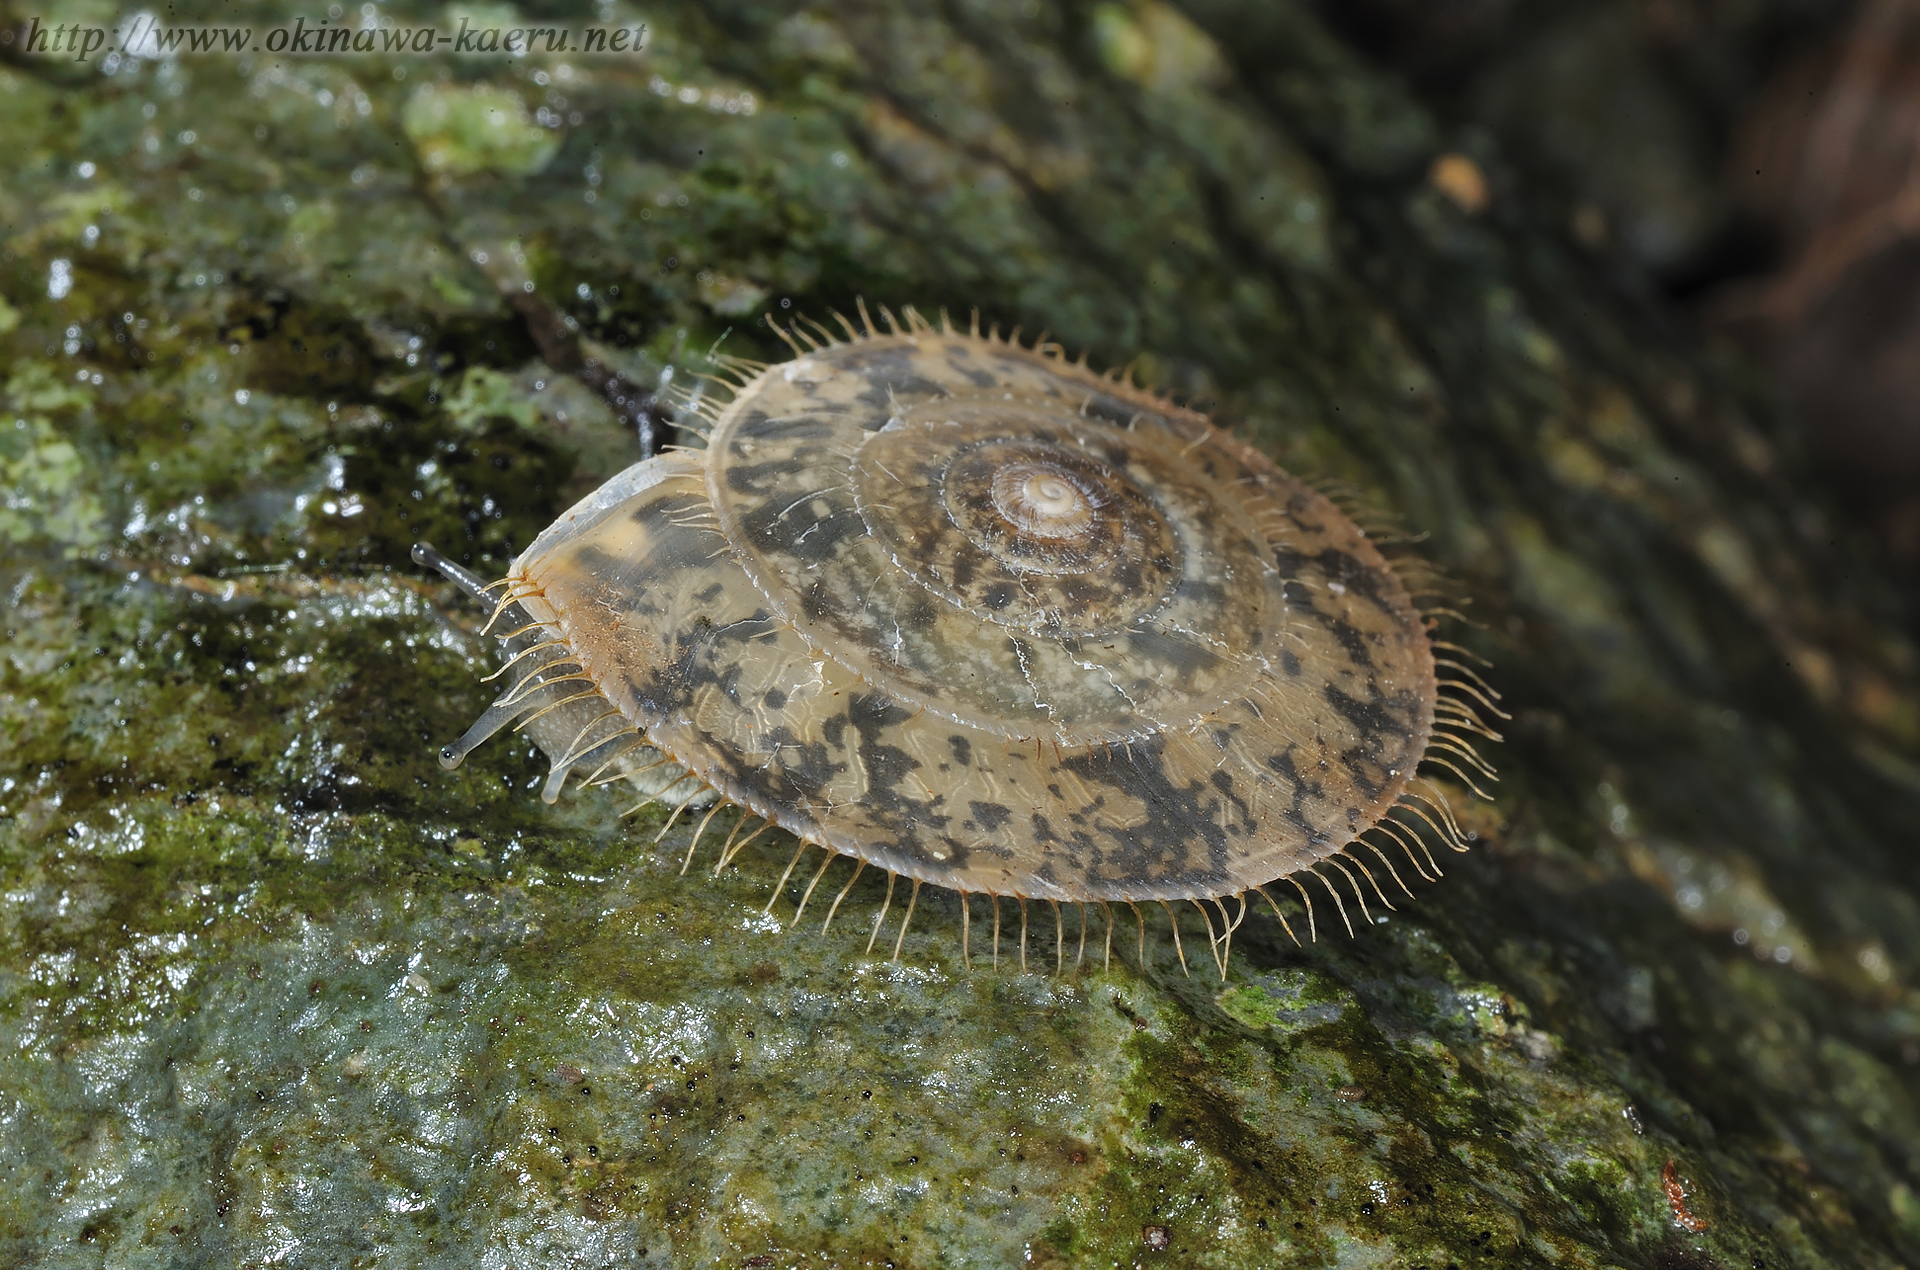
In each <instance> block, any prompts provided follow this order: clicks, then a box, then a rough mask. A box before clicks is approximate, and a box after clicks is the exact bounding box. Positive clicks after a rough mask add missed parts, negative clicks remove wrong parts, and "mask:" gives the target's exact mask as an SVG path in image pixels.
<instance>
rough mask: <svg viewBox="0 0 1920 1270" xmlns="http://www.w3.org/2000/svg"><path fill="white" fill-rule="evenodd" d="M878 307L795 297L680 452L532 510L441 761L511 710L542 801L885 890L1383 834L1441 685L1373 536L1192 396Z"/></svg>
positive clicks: (1250, 861)
mask: <svg viewBox="0 0 1920 1270" xmlns="http://www.w3.org/2000/svg"><path fill="white" fill-rule="evenodd" d="M907 319H908V320H907V322H906V323H905V324H904V325H901V324H895V326H894V330H893V333H891V334H880V333H878V332H876V331H873V330H872V329H871V328H869V329H868V330H867V331H865V332H856V331H854V330H853V329H852V328H851V327H849V329H848V338H846V339H844V340H841V339H833V338H831V337H827V338H813V337H808V336H806V335H804V334H802V333H800V332H799V331H798V329H797V328H796V330H795V331H794V332H792V333H789V342H790V343H793V345H794V347H795V351H796V353H797V354H798V356H797V357H796V358H795V359H794V360H792V361H789V362H786V363H783V364H780V365H774V366H768V367H760V366H757V365H753V364H742V366H741V369H740V379H741V383H740V385H739V388H738V391H737V392H736V394H735V395H734V397H733V398H732V400H731V401H730V402H728V403H726V404H725V405H724V407H722V408H718V409H717V410H715V411H714V413H713V415H712V417H711V428H710V431H709V432H708V435H707V437H706V440H707V444H706V447H705V448H704V449H696V450H675V451H669V452H667V453H665V454H662V455H659V456H656V457H654V458H650V459H647V460H644V461H643V462H641V463H638V464H636V465H634V466H633V467H631V468H628V469H627V470H626V471H624V472H622V473H621V474H620V475H618V476H616V477H615V478H614V479H613V480H611V481H609V482H608V483H607V484H606V485H605V486H603V487H602V488H601V489H599V490H597V491H595V492H594V493H593V494H592V495H590V496H588V497H587V498H586V499H584V500H582V501H581V502H580V503H579V504H577V505H576V506H574V507H573V508H572V509H570V510H569V511H568V512H566V513H565V514H564V515H562V516H561V517H560V518H559V519H558V520H557V521H555V522H554V524H553V525H552V526H550V527H549V528H548V529H547V530H545V531H544V532H543V533H541V534H540V535H539V536H538V537H537V538H536V539H535V540H534V542H533V543H532V544H530V545H529V546H528V548H527V549H526V551H524V552H523V553H522V554H521V555H520V556H518V557H517V558H516V559H515V561H514V563H513V566H512V569H511V571H510V572H509V574H508V576H507V578H506V580H505V589H504V592H503V593H501V594H500V595H498V596H497V597H496V600H497V608H498V611H497V612H496V614H495V619H494V628H495V629H496V631H497V632H498V633H500V634H501V635H502V636H503V637H504V638H505V640H506V644H507V650H506V651H507V653H508V654H509V657H510V659H512V661H511V662H510V664H512V665H514V666H517V667H519V673H517V674H512V675H511V677H510V678H509V688H508V690H507V691H506V692H504V693H503V694H502V695H501V697H500V699H499V700H498V701H496V703H495V704H494V705H493V706H492V707H491V708H490V709H489V711H488V712H487V713H486V714H485V715H483V716H482V718H481V719H480V720H479V721H478V722H477V723H476V724H475V725H474V727H473V728H472V729H470V730H469V732H468V733H467V735H466V736H465V737H463V738H462V739H461V741H460V742H459V743H458V744H457V745H455V746H452V747H449V748H448V750H446V751H443V762H445V763H446V764H447V765H449V766H452V765H455V764H457V763H458V762H459V761H460V759H461V758H462V757H464V755H465V754H466V753H467V752H468V751H469V750H471V749H472V748H473V747H474V746H475V745H477V744H479V743H480V742H481V741H482V740H484V739H485V738H486V737H487V736H488V735H490V734H491V733H492V732H494V731H496V730H497V729H499V728H500V727H503V726H505V725H507V724H509V723H516V722H518V723H520V724H521V725H522V726H526V727H527V728H528V729H529V730H530V731H531V732H532V733H533V735H534V739H535V740H536V741H537V742H538V743H539V744H540V745H541V747H542V748H543V749H544V750H546V751H547V753H548V754H549V755H550V756H551V757H552V759H553V760H554V765H553V770H552V774H551V776H550V778H549V781H548V786H547V796H548V797H549V799H551V798H552V797H553V796H555V795H556V794H557V793H558V790H559V788H560V785H561V783H562V782H563V781H564V780H565V779H566V777H567V776H568V774H569V773H570V772H573V771H576V770H579V771H582V772H583V773H584V774H585V775H587V776H588V777H596V776H597V775H598V774H599V773H601V772H609V771H610V772H612V773H613V774H614V775H615V776H626V777H628V778H629V779H632V780H633V781H634V782H635V783H637V784H640V785H641V786H642V787H643V788H645V789H647V791H648V792H649V793H650V794H652V795H657V796H661V797H662V798H663V799H664V801H666V802H668V803H669V804H672V805H676V806H686V805H697V802H698V800H700V799H702V798H716V799H718V800H720V801H722V802H725V803H732V804H738V805H739V806H741V807H743V808H746V809H748V810H750V811H751V812H752V813H753V814H754V815H756V816H759V817H763V818H765V819H766V820H768V821H770V822H772V823H774V824H777V825H779V826H780V827H782V828H784V829H787V830H789V831H791V832H792V833H793V834H795V835H796V836H797V837H798V838H799V839H800V842H801V849H802V850H804V849H805V848H806V846H807V845H809V844H811V845H816V846H819V847H822V848H824V849H825V850H826V851H827V853H828V855H827V862H828V863H830V862H831V861H832V860H833V859H834V858H836V857H837V856H849V857H852V858H853V859H855V860H856V861H859V862H861V867H864V866H865V865H873V866H877V867H880V868H884V869H886V870H888V871H889V872H890V873H891V874H895V875H901V876H904V877H907V878H910V879H912V880H913V881H914V882H915V883H916V894H917V884H919V883H933V884H937V885H940V886H944V887H950V888H953V889H956V890H959V891H961V892H963V893H968V892H986V893H990V894H992V895H995V896H1014V897H1020V898H1022V899H1026V898H1035V899H1044V900H1051V901H1055V902H1056V903H1057V902H1072V901H1078V902H1083V903H1084V902H1090V901H1140V900H1163V901H1172V900H1209V899H1218V898H1219V897H1223V896H1244V895H1245V893H1246V892H1248V891H1249V890H1250V889H1255V888H1258V887H1259V886H1260V885H1261V884H1263V883H1267V882H1270V881H1272V880H1274V879H1276V878H1282V877H1287V876H1289V875H1293V874H1298V873H1301V872H1303V871H1308V870H1312V869H1313V868H1314V866H1315V865H1317V864H1319V863H1320V862H1322V861H1331V860H1332V859H1333V857H1335V856H1339V855H1341V854H1342V853H1345V852H1348V851H1349V850H1350V849H1351V848H1352V847H1354V846H1355V845H1356V843H1357V842H1358V841H1360V840H1362V835H1365V834H1367V833H1369V831H1374V830H1375V829H1376V827H1379V826H1383V824H1384V827H1385V828H1384V832H1386V833H1387V835H1388V840H1389V841H1394V842H1401V845H1402V846H1403V848H1404V846H1405V844H1404V842H1403V841H1402V840H1401V836H1400V834H1398V833H1394V832H1393V826H1395V825H1396V824H1397V823H1398V822H1395V821H1391V820H1388V819H1387V817H1388V814H1389V813H1390V812H1391V811H1393V810H1394V809H1395V808H1396V807H1403V806H1407V805H1409V804H1410V802H1411V800H1412V799H1413V798H1414V797H1416V795H1415V794H1412V793H1410V789H1409V787H1410V782H1412V781H1413V780H1414V779H1415V773H1416V769H1417V767H1418V766H1419V764H1420V763H1421V762H1422V759H1423V756H1425V755H1426V754H1427V753H1428V749H1429V745H1430V743H1431V742H1432V741H1434V739H1435V718H1436V715H1435V712H1436V704H1437V702H1441V701H1444V700H1448V699H1445V698H1442V697H1441V696H1440V691H1441V683H1440V681H1439V680H1438V678H1437V677H1436V666H1435V655H1434V651H1433V647H1432V645H1431V643H1430V640H1429V637H1428V624H1427V620H1426V618H1424V617H1423V615H1422V614H1421V613H1420V611H1419V610H1418V609H1417V608H1416V606H1415V604H1414V602H1413V599H1412V597H1411V596H1410V595H1409V593H1408V590H1407V587H1406V586H1405V584H1404V583H1403V582H1402V580H1401V578H1400V577H1399V576H1398V574H1396V572H1395V570H1394V568H1393V567H1391V566H1390V565H1389V563H1388V562H1387V560H1386V559H1385V558H1384V557H1383V556H1382V555H1381V553H1380V551H1379V550H1378V548H1377V547H1376V546H1375V544H1374V543H1373V542H1372V541H1371V540H1370V539H1369V538H1368V536H1367V535H1366V534H1365V533H1364V532H1362V530H1361V529H1360V528H1359V527H1358V526H1356V525H1355V523H1354V522H1353V521H1352V520H1351V519H1349V518H1348V517H1347V516H1346V515H1345V514H1343V513H1342V512H1341V511H1340V510H1339V509H1338V508H1337V507H1336V506H1335V505H1334V504H1333V503H1332V502H1330V501H1329V500H1328V499H1327V498H1325V497H1323V496H1322V495H1321V494H1319V493H1316V492H1315V491H1314V490H1312V489H1310V488H1308V487H1307V486H1306V485H1304V484H1302V483H1301V482H1300V481H1298V480H1296V479H1295V478H1293V477H1291V476H1289V475H1287V474H1286V473H1285V472H1283V471H1281V470H1280V469H1279V468H1278V467H1276V466H1275V465H1274V464H1273V463H1272V462H1271V461H1270V460H1268V459H1267V458H1266V457H1265V456H1264V455H1262V454H1260V453H1259V452H1258V451H1256V450H1254V449H1253V448H1251V447H1250V446H1247V445H1245V444H1243V443H1241V442H1239V441H1238V440H1236V439H1234V438H1232V437H1230V436H1228V435H1227V434H1225V433H1223V432H1220V431H1219V430H1217V429H1215V428H1214V427H1213V426H1212V425H1211V424H1210V423H1209V422H1208V421H1207V420H1206V419H1205V418H1204V417H1202V416H1200V415H1198V414H1196V413H1193V412H1191V411H1188V410H1185V409H1182V408H1179V407H1177V406H1174V405H1172V404H1170V403H1168V402H1166V401H1163V400H1160V399H1158V398H1156V397H1153V396H1151V395H1149V394H1146V393H1144V392H1141V391H1138V390H1136V389H1133V388H1131V387H1128V386H1126V385H1123V384H1120V383H1117V382H1115V381H1113V380H1111V379H1108V378H1105V377H1102V376H1099V375H1096V374H1094V373H1092V372H1090V371H1087V370H1086V369H1084V368H1083V367H1080V366H1076V365H1072V364H1069V363H1067V362H1065V361H1064V360H1063V359H1061V358H1060V357H1059V356H1057V355H1056V354H1055V353H1054V352H1053V351H1052V350H1050V349H1044V348H1042V349H1029V348H1025V347H1022V346H1020V345H1019V344H1018V343H1017V342H1002V341H998V340H993V339H982V338H979V337H978V336H977V335H966V334H959V333H955V332H953V331H951V330H945V329H943V330H935V329H933V328H932V327H930V326H929V325H928V324H927V323H925V322H924V321H922V320H920V319H919V318H918V317H917V315H915V314H913V313H912V312H911V310H909V311H908V314H907ZM889 320H890V321H891V315H889ZM823 334H824V333H823ZM423 550H426V549H423ZM422 558H423V559H426V560H429V561H430V562H433V563H438V564H441V565H442V567H443V568H449V569H450V568H451V566H446V565H444V562H440V561H438V559H437V557H433V556H423V557H422ZM454 572H458V571H457V570H454ZM469 585H473V582H472V581H471V580H469ZM528 720H531V722H528ZM1443 722H1444V720H1443ZM709 791H710V792H709ZM1429 801H1431V800H1429ZM1435 810H1436V812H1438V808H1435ZM1439 814H1440V815H1441V817H1442V818H1443V819H1444V818H1445V813H1444V812H1439ZM1401 828H1402V829H1405V828H1406V827H1405V826H1401ZM1376 836H1378V835H1376ZM1409 836H1411V834H1410V831H1409ZM1366 845H1367V846H1368V847H1370V848H1371V849H1373V850H1374V851H1375V852H1376V853H1378V845H1377V844H1376V843H1375V842H1373V841H1371V840H1368V841H1366ZM1416 845H1419V844H1417V843H1416ZM1422 850H1423V852H1424V847H1422ZM1406 854H1407V858H1408V859H1409V860H1412V861H1413V863H1414V867H1415V868H1416V869H1420V871H1421V872H1422V873H1425V872H1426V870H1425V869H1424V868H1422V867H1421V864H1420V861H1419V860H1418V859H1417V858H1416V857H1414V856H1413V854H1412V852H1411V851H1408V852H1406ZM1382 859H1385V857H1384V856H1382ZM1335 863H1336V866H1337V865H1338V863H1339V862H1335ZM1388 867H1389V868H1392V866H1391V864H1389V866H1388ZM824 869H825V865H824V864H823V865H822V872H824ZM790 871H791V870H790ZM1343 871H1344V870H1343ZM1347 876H1348V879H1349V881H1351V880H1352V874H1351V873H1348V875H1347ZM1369 876H1371V875H1369ZM1396 877H1397V875H1396ZM817 879H818V875H816V881H817ZM1323 880H1324V879H1323ZM1355 885H1356V887H1357V883H1356V884H1355ZM810 889H811V888H809V890H810ZM843 894H844V892H843ZM1381 898H1383V899H1384V894H1383V895H1382V896H1381ZM1362 902H1363V903H1364V898H1363V901H1362ZM1242 911H1243V912H1244V909H1243V910H1242ZM996 912H997V908H996ZM1222 914H1223V916H1224V910H1222Z"/></svg>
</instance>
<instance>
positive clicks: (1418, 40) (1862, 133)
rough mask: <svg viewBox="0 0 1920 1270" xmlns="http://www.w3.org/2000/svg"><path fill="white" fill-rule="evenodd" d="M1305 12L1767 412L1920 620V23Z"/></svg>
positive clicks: (1491, 2)
mask: <svg viewBox="0 0 1920 1270" xmlns="http://www.w3.org/2000/svg"><path fill="white" fill-rule="evenodd" d="M1318 8H1319V11H1320V13H1321V16H1322V18H1323V20H1325V21H1326V22H1327V23H1328V24H1329V25H1331V26H1332V27H1334V28H1335V29H1336V30H1338V31H1339V32H1341V34H1343V35H1345V36H1346V37H1347V38H1348V39H1349V40H1351V41H1353V42H1354V43H1355V44H1357V45H1359V46H1360V47H1361V48H1363V49H1365V50H1366V51H1367V52H1368V53H1370V54H1371V55H1372V56H1374V57H1375V58H1378V59H1379V60H1380V61H1381V62H1383V63H1385V64H1386V65H1389V66H1391V67H1393V68H1394V69H1396V70H1397V71H1399V72H1400V73H1401V74H1402V75H1403V76H1405V77H1406V80H1407V81H1408V82H1409V83H1410V84H1411V85H1412V86H1413V87H1414V89H1415V90H1416V91H1417V92H1418V93H1419V95H1420V96H1421V97H1423V98H1424V99H1425V101H1426V103H1427V105H1428V106H1429V107H1430V108H1431V109H1432V110H1434V111H1435V112H1436V113H1437V114H1439V115H1440V116H1441V117H1442V118H1443V119H1445V120H1447V121H1448V122H1450V123H1453V124H1455V125H1456V126H1462V127H1465V128H1467V129H1469V130H1476V129H1477V130H1479V131H1480V132H1481V133H1483V135H1484V137H1485V139H1486V142H1487V144H1488V146H1489V149H1490V151H1493V150H1497V152H1498V153H1499V154H1500V156H1501V158H1502V159H1503V161H1504V162H1505V163H1506V164H1508V165H1510V166H1512V167H1517V168H1519V169H1521V170H1522V171H1523V172H1524V177H1525V180H1526V183H1527V184H1528V186H1529V187H1530V189H1531V191H1532V193H1533V195H1534V198H1533V211H1534V213H1535V214H1536V215H1553V214H1555V212H1556V211H1557V214H1558V215H1559V216H1560V217H1562V218H1563V220H1564V229H1565V231H1566V232H1567V233H1568V234H1570V235H1571V236H1572V237H1573V238H1575V239H1576V240H1578V241H1579V242H1580V243H1581V244H1582V245H1584V246H1585V248H1586V249H1587V250H1589V251H1591V252H1592V253H1594V255H1595V256H1597V257H1598V258H1599V259H1600V260H1601V261H1603V262H1604V263H1605V264H1606V265H1607V266H1608V267H1609V269H1610V272H1611V274H1612V277H1613V279H1614V281H1615V283H1616V285H1617V286H1618V287H1619V288H1621V289H1622V290H1623V291H1624V292H1626V293H1629V294H1631V295H1637V296H1640V297H1643V298H1644V299H1645V301H1646V302H1647V303H1648V305H1649V308H1650V309H1651V310H1653V312H1651V313H1650V314H1649V316H1650V318H1653V319H1654V320H1660V317H1661V315H1660V312H1659V311H1660V310H1662V309H1666V310H1667V311H1668V312H1674V311H1676V310H1677V316H1678V318H1679V320H1682V321H1686V322H1691V323H1692V324H1695V325H1696V326H1697V328H1698V329H1699V331H1700V332H1702V333H1704V334H1705V335H1706V336H1707V337H1708V338H1709V339H1710V340H1712V341H1715V342H1716V343H1717V344H1718V345H1719V346H1720V347H1721V348H1722V349H1723V350H1724V351H1725V352H1727V353H1728V354H1731V355H1733V356H1730V357H1729V359H1728V361H1729V369H1731V370H1733V371H1734V373H1736V374H1747V375H1757V376H1759V377H1760V378H1761V379H1762V380H1763V381H1766V382H1765V385H1764V386H1765V387H1768V388H1771V389H1772V390H1773V391H1774V392H1777V393H1778V394H1779V395H1780V397H1781V398H1783V399H1784V402H1785V404H1786V406H1787V407H1788V413H1789V415H1790V417H1791V418H1792V420H1793V422H1794V424H1795V426H1797V427H1798V428H1799V429H1800V430H1801V431H1802V432H1803V434H1804V438H1805V449H1804V452H1805V454H1806V455H1807V456H1808V460H1809V461H1810V462H1811V463H1813V464H1814V465H1815V467H1816V472H1815V473H1814V475H1815V476H1816V478H1817V479H1818V480H1819V481H1820V482H1821V483H1822V484H1824V485H1825V486H1826V488H1827V490H1828V492H1829V494H1830V495H1831V497H1832V498H1833V499H1834V501H1835V502H1836V503H1837V504H1838V506H1839V509H1840V511H1841V512H1842V514H1843V516H1850V517H1853V518H1857V523H1858V525H1859V526H1860V527H1861V528H1862V529H1863V530H1865V531H1866V533H1867V534H1869V535H1870V536H1871V538H1872V540H1873V542H1874V544H1875V546H1876V547H1877V549H1878V550H1879V552H1880V553H1881V554H1882V555H1883V556H1884V559H1885V561H1886V564H1887V566H1888V570H1889V572H1890V573H1892V574H1893V575H1894V576H1895V577H1896V578H1897V579H1898V580H1899V582H1900V583H1901V591H1902V594H1903V597H1904V600H1905V612H1906V619H1907V623H1908V626H1909V628H1910V629H1912V628H1914V627H1915V625H1916V624H1920V342H1917V341H1920V286H1916V284H1917V283H1920V162H1917V160H1920V148H1916V139H1920V4H1916V3H1913V2H1912V0H1865V2H1858V0H1594V2H1590V3H1566V2H1564V0H1548V2H1545V3H1541V2H1538V0H1532V2H1530V0H1322V2H1321V3H1320V4H1319V6H1318ZM1555 192H1557V195H1558V198H1557V203H1558V206H1557V208H1555V206H1554V203H1555V202H1556V200H1555V198H1554V194H1555ZM1668 306H1672V307H1671V308H1669V307H1668Z"/></svg>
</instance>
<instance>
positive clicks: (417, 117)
mask: <svg viewBox="0 0 1920 1270" xmlns="http://www.w3.org/2000/svg"><path fill="white" fill-rule="evenodd" d="M401 121H402V124H403V126H404V127H405V128H406V132H407V136H408V138H409V139H410V140H412V142H413V144H414V146H415V147H416V148H417V149H418V151H419V154H420V162H421V164H422V166H424V167H425V168H426V169H427V171H429V172H433V173H441V174H445V175H447V176H472V175H474V174H475V173H479V172H498V173H501V174H504V175H509V176H531V175H533V174H534V173H536V172H538V171H540V170H541V169H542V168H544V167H546V166H547V164H548V163H549V162H551V161H552V159H553V156H554V152H555V151H557V150H558V149H559V148H560V143H559V141H558V140H557V139H556V138H555V137H554V135H553V134H552V132H550V131H549V130H547V129H545V128H542V127H541V126H540V125H539V124H538V123H537V122H535V121H534V118H533V116H532V113H531V112H530V111H528V109H527V105H526V102H525V101H523V100H522V99H521V97H520V95H519V94H518V93H515V92H513V91H512V90H511V89H508V88H504V87H496V86H494V85H492V84H473V85H462V86H459V87H449V86H434V85H427V86H425V87H422V88H421V89H419V90H418V91H417V92H415V93H414V94H413V96H412V97H410V98H409V99H408V100H407V105H406V109H405V110H404V111H403V112H402V114H401Z"/></svg>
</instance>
